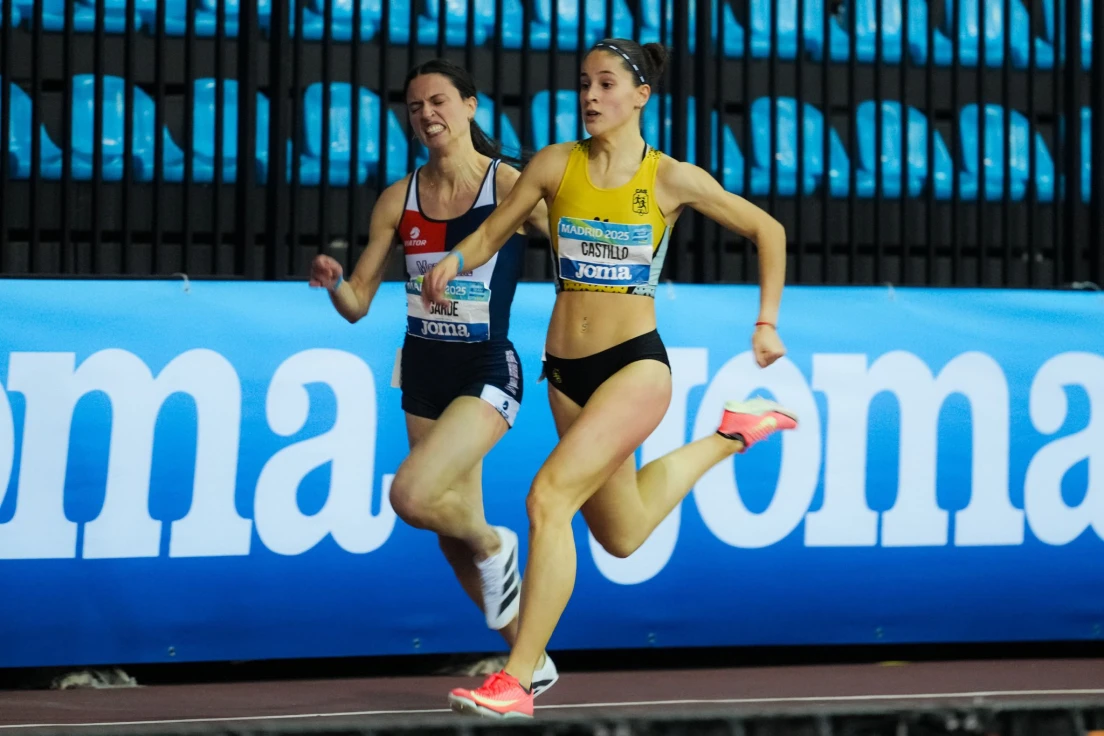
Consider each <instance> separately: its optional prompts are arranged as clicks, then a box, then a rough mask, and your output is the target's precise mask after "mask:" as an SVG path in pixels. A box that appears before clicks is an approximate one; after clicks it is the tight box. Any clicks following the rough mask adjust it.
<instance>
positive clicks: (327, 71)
mask: <svg viewBox="0 0 1104 736" xmlns="http://www.w3.org/2000/svg"><path fill="white" fill-rule="evenodd" d="M326 8H327V11H328V10H329V8H330V3H326ZM440 11H441V13H442V14H443V13H444V8H440ZM443 22H444V19H443V18H440V17H439V18H438V24H440V23H443ZM296 28H297V29H298V28H300V26H296ZM437 28H438V32H439V35H438V36H437V48H438V53H440V49H441V44H442V43H443V41H444V33H443V32H442V31H443V29H442V27H441V25H438V27H437ZM296 35H297V36H301V35H303V34H302V32H297V33H296ZM331 42H332V38H331V34H330V28H329V26H326V27H325V28H323V29H322V176H321V179H320V180H319V182H318V244H317V251H318V252H319V253H323V252H325V250H326V247H327V246H328V245H329V242H330V221H329V220H330V196H329V195H330V168H331V167H332V166H333V162H332V161H331V160H330V136H331V135H332V134H333V131H332V128H331V127H330V115H331V114H332V108H333V96H332V95H331V92H332V90H331V85H332V84H334V81H333V70H332V68H331V59H330V55H331V54H330V52H331V48H330V46H331ZM359 95H360V90H358V89H352V88H350V89H349V106H350V108H351V107H352V104H353V98H354V97H357V96H359ZM385 107H386V105H385V103H384V101H383V100H380V113H381V114H382V115H383V122H384V127H386V122H387V110H386V109H385ZM349 115H350V116H351V115H352V110H351V109H350V112H349ZM349 124H350V125H351V126H352V127H354V128H355V127H357V126H359V125H360V121H359V120H353V119H350V120H349ZM377 150H378V149H377ZM384 163H385V160H384V152H383V151H379V163H378V164H377V166H378V168H379V169H383V170H386V167H385V165H384ZM359 164H360V151H358V150H356V149H355V148H354V149H352V150H351V151H349V179H350V180H351V181H354V182H355V181H356V177H357V171H358V166H359Z"/></svg>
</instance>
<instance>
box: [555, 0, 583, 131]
mask: <svg viewBox="0 0 1104 736" xmlns="http://www.w3.org/2000/svg"><path fill="white" fill-rule="evenodd" d="M577 2H578V3H579V24H578V26H577V27H576V28H575V70H576V71H575V73H576V74H578V73H579V70H581V69H582V68H583V55H584V54H585V53H586V50H585V49H584V47H585V46H586V19H587V8H586V6H587V4H588V3H589V2H590V0H577ZM553 94H555V95H556V98H555V100H554V101H553V104H554V105H555V107H556V109H557V110H559V107H560V99H559V95H558V94H556V93H555V92H554V93H553ZM575 106H576V107H578V106H579V105H578V103H576V105H575ZM582 137H583V114H582V111H581V110H580V111H579V112H576V113H575V138H576V139H578V138H582Z"/></svg>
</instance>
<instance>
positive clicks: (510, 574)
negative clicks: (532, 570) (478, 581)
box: [475, 526, 521, 631]
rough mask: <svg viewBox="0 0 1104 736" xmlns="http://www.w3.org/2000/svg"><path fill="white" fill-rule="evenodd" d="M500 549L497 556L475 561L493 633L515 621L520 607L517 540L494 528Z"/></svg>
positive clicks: (504, 531)
mask: <svg viewBox="0 0 1104 736" xmlns="http://www.w3.org/2000/svg"><path fill="white" fill-rule="evenodd" d="M494 530H495V532H496V533H497V534H498V538H499V539H500V540H502V548H501V549H500V550H499V551H498V554H496V555H494V556H493V557H488V558H487V559H485V560H483V561H482V562H476V563H475V566H476V567H477V568H479V574H480V576H481V578H482V586H483V612H484V614H485V615H486V617H487V626H488V627H489V628H491V629H493V630H495V631H498V630H499V629H503V628H505V627H506V625H507V624H509V623H510V622H511V621H513V620H514V617H515V616H517V615H518V610H519V609H520V608H521V573H520V572H519V571H518V559H517V558H518V538H517V535H516V534H514V533H513V532H512V531H510V530H509V529H507V528H506V527H503V526H496V527H494Z"/></svg>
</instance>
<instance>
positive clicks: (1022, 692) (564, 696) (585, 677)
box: [0, 655, 1104, 734]
mask: <svg viewBox="0 0 1104 736" xmlns="http://www.w3.org/2000/svg"><path fill="white" fill-rule="evenodd" d="M614 656H615V655H614ZM478 682H479V678H465V677H459V678H458V677H396V678H372V679H330V680H299V681H278V682H263V683H248V682H246V683H231V684H217V685H215V684H212V685H176V686H155V687H139V688H125V689H111V690H67V691H46V690H43V691H7V692H0V732H2V733H22V734H27V733H31V732H33V729H34V727H35V726H40V727H48V726H58V725H74V724H85V725H92V724H95V725H97V726H99V727H100V729H101V730H102V728H103V727H105V726H119V727H125V725H126V724H135V726H136V724H140V723H144V724H151V723H160V724H161V725H163V726H166V727H167V726H170V725H172V724H184V723H192V724H202V723H209V724H212V725H214V724H218V723H222V724H229V723H232V722H237V721H245V722H250V724H251V725H252V726H254V727H256V728H258V729H259V728H260V727H262V726H263V725H265V723H266V722H269V723H280V724H281V725H282V726H283V727H287V726H291V725H292V724H294V723H296V722H301V723H302V724H303V725H307V724H308V723H313V724H315V725H317V724H318V722H319V720H327V719H334V720H335V721H336V720H337V719H340V721H341V722H342V723H350V722H351V723H358V724H360V725H364V726H372V725H376V726H382V725H386V724H387V723H397V722H403V723H409V722H410V721H412V720H417V721H418V722H423V723H437V724H442V723H445V722H449V721H453V720H455V719H460V718H467V717H466V716H458V715H455V714H452V713H451V712H450V711H449V710H448V706H447V703H446V695H447V693H448V691H449V689H450V688H452V687H456V686H458V685H464V684H465V683H478ZM1071 701H1079V702H1084V701H1089V702H1094V703H1100V704H1102V705H1104V660H1100V659H1097V660H1090V659H1074V660H1022V661H1017V660H999V661H966V662H938V663H914V664H907V663H899V664H889V663H883V664H863V665H837V666H800V667H799V666H793V667H756V668H743V669H715V670H684V671H632V672H602V673H595V672H586V673H579V674H572V673H570V672H564V673H561V679H560V681H559V683H557V684H556V686H555V687H553V688H552V689H551V690H549V691H548V692H547V693H546V694H545V695H543V696H541V697H540V698H538V699H537V714H536V715H537V718H540V717H541V716H542V715H544V714H547V715H549V716H556V717H578V716H588V715H590V716H621V715H633V716H655V715H660V714H662V715H665V716H670V715H672V714H674V715H679V714H687V715H692V714H697V713H701V714H704V713H709V714H710V715H721V714H731V715H738V714H748V715H750V714H754V713H762V712H779V711H787V710H795V711H804V712H808V711H810V710H813V709H827V710H839V709H840V708H843V707H845V708H846V709H849V710H850V709H854V708H862V709H869V708H877V709H891V708H901V707H904V708H913V707H932V706H943V705H964V706H979V705H984V704H988V705H997V704H1001V703H1018V704H1023V703H1039V704H1043V703H1046V702H1051V703H1057V702H1063V703H1068V702H1071ZM135 726H132V727H135ZM80 731H81V730H80V729H79V728H78V729H72V731H71V732H72V733H78V734H79V733H80Z"/></svg>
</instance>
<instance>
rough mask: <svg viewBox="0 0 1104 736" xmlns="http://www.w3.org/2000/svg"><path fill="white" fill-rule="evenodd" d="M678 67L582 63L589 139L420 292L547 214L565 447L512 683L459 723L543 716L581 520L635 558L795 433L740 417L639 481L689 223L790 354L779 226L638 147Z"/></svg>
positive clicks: (475, 694)
mask: <svg viewBox="0 0 1104 736" xmlns="http://www.w3.org/2000/svg"><path fill="white" fill-rule="evenodd" d="M665 61H666V51H665V50H664V48H663V47H662V46H659V45H658V44H647V45H646V46H644V47H641V46H640V45H639V44H637V43H635V42H633V41H629V40H625V39H607V40H604V41H600V42H599V43H597V44H596V45H595V46H594V48H593V49H591V51H590V52H589V53H588V54H587V56H586V58H585V60H584V62H583V67H582V70H581V78H580V90H579V102H580V106H581V109H582V113H583V115H584V117H585V121H586V129H587V132H588V133H590V135H591V138H590V139H589V140H585V141H579V142H574V143H562V144H556V145H552V146H549V147H548V148H545V149H543V150H542V151H540V152H539V153H538V154H537V155H536V156H535V157H534V158H533V160H532V161H531V163H530V164H529V166H528V167H526V169H525V171H524V172H523V173H522V175H521V177H520V178H519V179H518V183H517V184H516V185H515V186H514V188H513V189H512V190H510V193H509V195H508V196H507V197H506V198H505V199H504V200H503V201H502V203H501V204H500V205H499V206H498V208H497V209H496V210H495V211H494V212H493V213H492V214H491V215H490V216H489V217H488V218H487V219H486V220H485V221H484V222H483V224H482V225H481V226H480V227H479V228H478V229H477V230H476V231H475V232H474V233H472V234H471V235H470V236H468V237H467V238H466V239H464V240H463V241H461V242H460V244H459V245H457V246H456V248H454V249H453V250H452V255H451V256H449V257H447V258H445V259H443V260H442V261H440V262H439V263H438V264H437V266H436V267H435V268H434V269H433V270H432V271H431V272H430V273H429V275H427V276H426V278H425V281H424V284H423V290H422V295H423V298H424V299H426V301H427V302H429V301H439V302H443V301H444V300H445V299H444V291H445V286H446V285H447V284H448V282H449V281H450V280H451V279H453V278H454V277H455V276H456V274H457V273H458V271H459V270H461V269H472V268H475V267H477V266H479V265H480V264H482V263H484V262H486V261H487V260H489V259H490V258H491V257H492V256H493V255H494V253H495V252H496V251H497V250H498V249H499V248H500V247H501V246H502V244H503V243H505V242H506V240H507V239H508V238H509V237H510V235H511V234H512V233H513V232H514V231H516V230H517V228H518V227H519V226H520V225H521V224H522V223H523V222H524V221H525V220H526V218H527V217H528V216H529V215H530V213H531V212H532V210H533V208H534V207H535V206H537V205H538V204H539V202H540V201H541V200H542V199H544V200H545V201H546V202H547V203H548V209H549V230H550V232H551V236H552V249H553V262H554V263H555V264H556V290H557V297H556V305H555V308H554V310H553V312H552V319H551V323H550V324H549V327H548V335H547V341H546V359H545V371H544V372H545V375H546V376H547V377H548V379H549V391H548V399H549V403H550V404H551V408H552V413H553V416H554V417H555V421H556V427H557V430H558V432H559V434H560V442H559V444H558V445H557V446H556V448H555V449H554V450H553V452H552V454H551V455H549V457H548V459H547V460H546V461H545V463H544V465H543V466H542V467H541V469H540V471H539V472H538V473H537V475H536V477H535V478H534V480H533V485H532V487H531V489H530V491H529V497H528V502H527V507H528V511H529V521H530V531H529V534H530V539H529V560H528V564H527V566H526V570H525V577H524V580H525V583H524V585H523V586H522V602H521V620H520V629H519V632H518V638H517V642H516V644H515V645H514V647H513V650H512V651H511V653H510V659H509V661H508V662H507V664H506V667H505V669H504V671H503V672H499V673H495V674H493V675H491V676H490V677H489V678H487V681H486V682H485V683H484V684H483V685H482V686H481V687H480V688H477V689H475V690H467V689H457V690H454V691H452V693H451V694H450V696H449V700H450V702H451V704H452V707H453V709H454V710H460V711H466V712H472V713H479V714H481V715H485V716H491V717H518V716H522V717H524V716H531V715H532V713H533V697H532V695H531V693H530V686H531V681H532V674H533V670H534V668H535V666H536V664H537V662H538V660H539V658H540V657H541V655H542V653H543V652H544V648H545V645H546V644H547V643H548V641H549V640H550V639H551V637H552V632H553V630H554V629H555V627H556V623H557V622H558V621H559V618H560V615H561V614H562V613H563V611H564V608H566V606H567V601H568V599H569V598H570V596H571V590H572V587H573V585H574V581H575V562H576V557H575V549H574V538H573V536H572V531H571V519H572V517H573V516H574V515H575V512H577V511H579V510H580V509H581V510H582V512H583V516H584V517H585V518H586V522H587V525H588V526H589V527H590V530H591V532H592V533H593V534H594V536H595V538H596V539H597V540H598V541H599V542H600V543H601V544H602V546H603V547H604V548H605V549H606V550H607V551H608V552H610V553H611V554H613V555H616V556H619V557H625V556H628V555H630V554H632V552H633V551H635V550H636V549H637V548H638V547H639V546H640V545H641V544H643V543H644V541H645V540H646V539H647V538H648V536H649V535H650V534H651V533H652V530H653V529H655V528H656V526H658V525H659V523H660V522H661V521H662V520H663V519H664V518H666V516H667V515H668V514H669V513H670V512H671V510H672V509H673V508H674V507H675V506H676V505H678V504H679V503H680V502H681V501H682V499H683V497H684V496H685V495H686V494H687V493H688V492H689V491H690V489H691V488H692V487H693V486H694V484H695V483H696V482H697V481H698V479H699V478H700V477H701V476H702V475H704V474H705V472H706V471H707V470H708V469H709V468H711V467H712V466H713V465H715V464H717V463H718V462H720V461H721V460H723V459H725V458H726V457H728V456H730V455H732V454H734V453H737V452H743V451H745V450H746V449H747V448H748V447H750V446H751V445H752V444H754V443H755V442H758V441H760V440H762V439H764V438H765V437H767V436H769V435H771V434H773V433H774V432H776V431H778V430H782V429H792V428H793V427H795V426H796V424H797V423H796V417H795V416H794V415H793V412H791V411H788V410H786V409H784V408H782V407H780V406H779V405H777V404H775V403H774V402H770V401H766V400H763V399H753V400H751V401H745V402H729V403H728V404H726V405H725V409H724V412H723V415H722V418H721V424H720V428H719V429H718V431H717V433H716V434H714V435H711V436H710V437H706V438H703V439H700V440H698V441H696V442H693V443H690V444H688V445H686V446H684V447H681V448H679V449H678V450H675V451H674V452H671V453H670V454H668V455H666V456H664V457H661V458H659V459H657V460H654V461H652V462H650V463H648V464H647V465H645V466H644V467H643V468H641V469H640V470H639V471H638V470H637V469H636V463H635V456H634V452H635V450H636V448H637V447H638V446H640V444H641V443H642V442H643V441H644V440H645V439H646V438H647V437H648V436H649V435H650V434H651V433H652V431H653V430H654V429H655V428H656V426H657V425H658V424H659V422H660V420H661V419H663V416H664V414H665V413H666V411H667V406H668V403H669V402H670V399H671V373H670V367H669V363H668V361H667V353H666V350H665V349H664V347H663V343H662V341H661V340H660V338H659V334H658V333H657V331H656V320H655V300H654V298H653V297H654V292H655V286H656V282H657V280H658V278H659V273H660V270H661V269H662V265H663V259H664V257H665V255H666V251H667V243H668V240H669V238H670V231H671V228H672V227H673V226H674V224H675V221H676V220H677V219H678V216H679V214H680V213H681V212H682V209H683V208H684V207H687V206H689V207H692V208H694V209H695V210H697V211H698V212H701V213H702V214H704V215H706V216H707V217H709V218H711V219H712V220H714V221H716V222H717V223H719V224H720V225H722V226H724V227H726V228H728V229H730V230H733V231H735V232H737V233H739V234H741V235H744V236H746V237H748V238H751V239H752V240H754V241H755V243H756V245H757V246H758V250H759V263H760V273H761V274H762V276H761V282H760V309H759V316H758V321H757V322H756V325H755V329H754V333H753V335H752V346H753V349H754V353H755V358H756V360H757V362H758V364H759V365H760V366H762V367H766V366H768V365H770V364H771V363H773V362H774V361H776V360H778V358H780V357H782V355H784V354H785V348H784V347H783V345H782V341H781V340H780V339H779V337H778V334H777V332H776V331H775V329H776V323H777V315H778V307H779V302H780V300H781V296H782V287H783V283H784V281H785V268H786V235H785V232H784V230H783V228H782V226H781V225H780V224H779V223H778V222H777V221H775V220H774V219H773V218H772V217H770V216H769V215H768V214H767V213H765V212H764V211H762V210H761V209H759V208H758V207H755V206H754V205H752V204H751V203H749V202H747V201H745V200H744V199H741V198H740V197H737V196H736V195H734V194H730V193H728V192H726V191H725V190H724V189H723V188H722V187H721V186H720V185H719V184H718V183H717V181H716V180H715V179H714V178H713V177H712V176H711V175H710V174H708V173H707V172H705V171H703V170H702V169H700V168H698V167H697V166H693V165H691V164H688V163H681V162H678V161H675V160H674V159H672V158H669V157H668V156H665V155H663V154H661V153H660V152H658V151H656V150H654V149H651V148H649V147H648V146H647V144H646V143H645V142H644V139H643V138H642V137H641V133H640V115H641V111H642V110H643V108H644V106H645V105H646V104H648V100H649V98H650V96H651V91H652V85H653V83H654V82H658V81H659V79H660V78H661V77H662V74H663V68H664V65H665Z"/></svg>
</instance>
